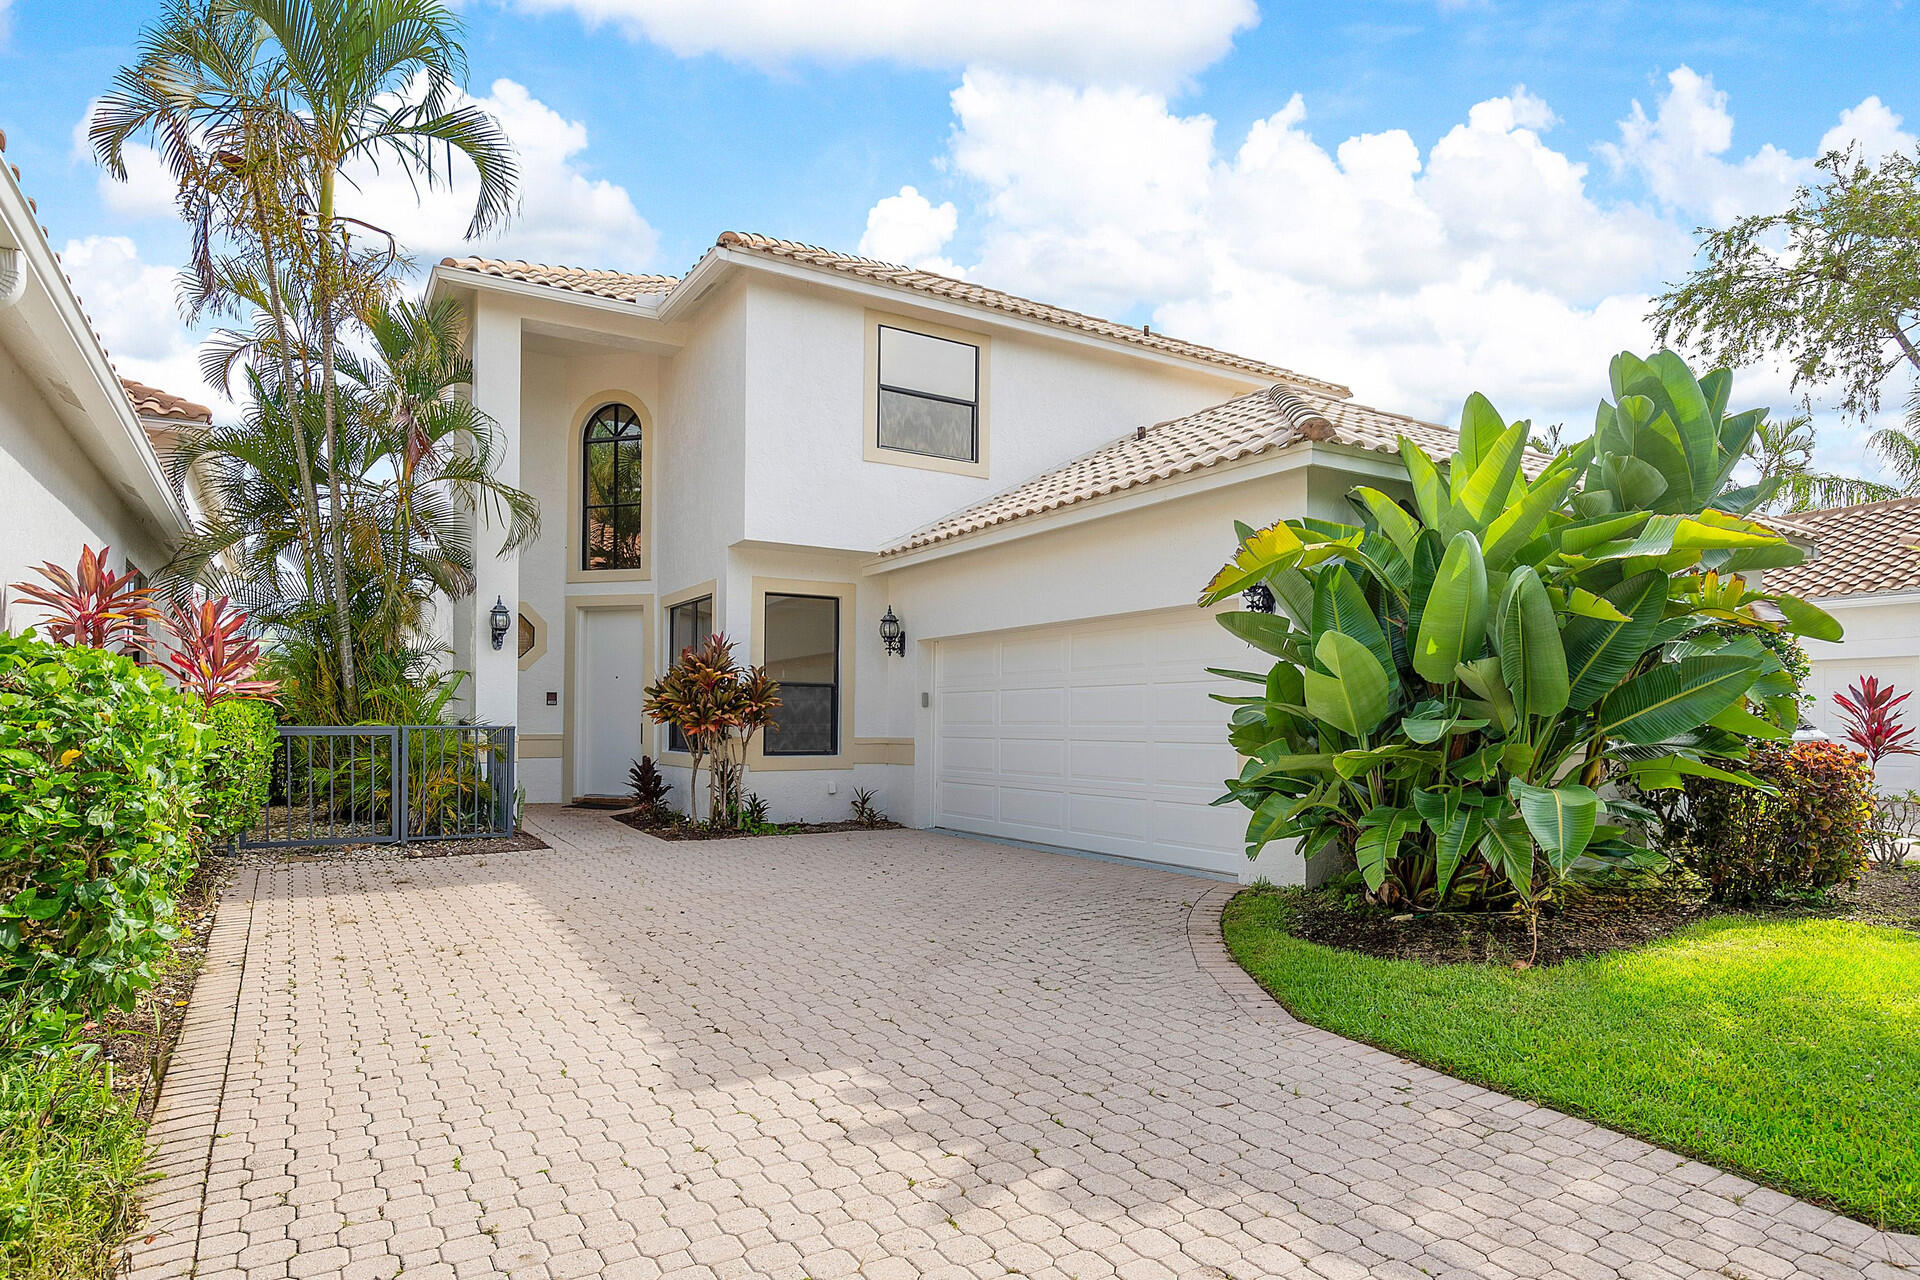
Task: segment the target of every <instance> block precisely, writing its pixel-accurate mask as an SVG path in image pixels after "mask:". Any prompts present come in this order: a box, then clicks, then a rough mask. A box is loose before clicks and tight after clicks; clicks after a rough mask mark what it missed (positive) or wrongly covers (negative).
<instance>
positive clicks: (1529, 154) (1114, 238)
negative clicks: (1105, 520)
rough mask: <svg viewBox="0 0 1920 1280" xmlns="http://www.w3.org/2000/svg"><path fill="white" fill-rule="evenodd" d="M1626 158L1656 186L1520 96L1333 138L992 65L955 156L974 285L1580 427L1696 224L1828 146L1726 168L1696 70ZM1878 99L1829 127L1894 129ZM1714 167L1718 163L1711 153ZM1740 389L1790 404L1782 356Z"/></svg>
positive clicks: (1426, 402)
mask: <svg viewBox="0 0 1920 1280" xmlns="http://www.w3.org/2000/svg"><path fill="white" fill-rule="evenodd" d="M1667 84H1668V90H1667V93H1666V94H1665V95H1664V96H1663V97H1662V98H1661V99H1660V100H1659V101H1658V102H1657V103H1656V106H1655V109H1654V111H1653V113H1652V114H1651V115H1649V114H1648V113H1647V112H1646V111H1644V110H1643V109H1641V108H1640V107H1638V106H1637V105H1636V107H1635V108H1634V109H1633V111H1632V113H1631V114H1630V115H1629V116H1628V118H1627V119H1626V120H1624V121H1622V122H1621V126H1620V127H1621V141H1620V142H1618V143H1615V144H1613V145H1612V146H1611V147H1610V148H1609V149H1608V151H1607V152H1605V153H1603V154H1605V155H1606V158H1607V160H1608V161H1609V162H1610V163H1611V164H1612V165H1615V166H1617V167H1619V168H1620V169H1621V170H1623V171H1629V170H1630V171H1631V172H1632V173H1633V174H1637V175H1639V176H1640V177H1642V178H1643V179H1644V182H1643V184H1642V186H1643V189H1644V192H1645V194H1644V195H1643V196H1640V197H1638V198H1619V197H1618V196H1615V195H1612V194H1610V192H1611V190H1612V188H1609V189H1608V190H1607V191H1605V192H1603V191H1601V190H1597V189H1596V187H1595V184H1594V182H1593V177H1594V175H1593V174H1592V173H1590V171H1589V168H1588V166H1587V164H1585V163H1583V162H1582V161H1581V160H1579V159H1576V158H1575V155H1577V154H1579V153H1580V152H1583V151H1584V150H1585V148H1584V147H1580V148H1575V147H1570V146H1567V145H1564V144H1557V143H1556V142H1555V141H1554V140H1553V130H1554V128H1555V126H1556V124H1557V120H1556V117H1555V115H1554V112H1553V111H1552V109H1551V107H1550V105H1549V104H1548V103H1546V102H1545V101H1543V100H1542V99H1541V98H1540V97H1538V96H1537V95H1535V94H1533V93H1531V92H1529V91H1528V90H1527V89H1525V88H1524V87H1520V88H1515V89H1514V90H1513V91H1511V92H1510V93H1507V94H1504V95H1501V96H1498V97H1492V98H1488V99H1487V100H1485V101H1482V102H1480V103H1478V104H1476V105H1474V106H1473V107H1472V108H1471V109H1470V110H1469V111H1468V112H1467V113H1466V117H1465V119H1464V120H1461V121H1460V122H1458V123H1456V124H1454V125H1453V126H1452V127H1451V128H1449V129H1447V130H1446V131H1445V133H1443V134H1442V136H1441V137H1440V138H1439V139H1438V140H1437V141H1435V142H1434V143H1433V145H1432V146H1431V147H1429V148H1427V149H1426V150H1425V151H1424V152H1423V151H1422V149H1421V147H1420V146H1419V145H1418V144H1417V143H1416V142H1415V141H1414V140H1413V138H1412V137H1411V136H1410V135H1409V134H1408V133H1406V132H1405V131H1402V130H1389V131H1385V132H1381V133H1372V134H1360V135H1356V136H1352V137H1348V138H1345V139H1342V140H1338V141H1323V140H1321V139H1318V138H1316V137H1315V136H1314V134H1313V133H1312V131H1311V129H1310V127H1309V116H1308V109H1307V105H1306V103H1305V101H1304V100H1303V99H1302V98H1300V97H1299V96H1298V95H1295V96H1294V97H1293V98H1292V99H1291V100H1289V101H1288V102H1287V103H1286V104H1285V105H1284V106H1282V107H1281V108H1280V109H1279V110H1277V111H1275V112H1273V113H1272V114H1271V115H1269V116H1267V117H1266V118H1264V119H1261V120H1257V121H1256V122H1255V123H1254V124H1253V125H1252V126H1251V127H1250V128H1249V129H1248V130H1247V132H1246V134H1245V135H1244V136H1243V137H1240V138H1237V139H1223V138H1221V137H1220V136H1219V134H1220V129H1219V127H1218V125H1217V124H1216V122H1215V121H1214V120H1212V119H1211V118H1209V117H1208V116H1206V115H1201V114H1181V113H1179V112H1178V111H1176V110H1173V109H1171V108H1170V107H1169V105H1168V102H1167V100H1166V99H1165V98H1164V97H1162V96H1160V95H1157V94H1154V93H1151V92H1146V91H1140V90H1127V89H1113V88H1100V87H1092V88H1075V87H1071V86H1067V85H1062V84H1059V83H1057V82H1047V81H1039V80H1034V79H1031V78H1026V77H1019V76H1012V75H1008V74H1005V73H1002V72H992V71H981V70H978V69H976V70H973V71H970V72H968V73H967V75H966V76H965V78H964V79H963V81H962V83H961V85H960V86H959V88H957V89H956V90H955V91H954V92H953V95H952V106H953V112H954V128H953V133H952V138H951V143H950V147H949V154H948V155H947V157H945V160H946V164H947V167H948V169H949V171H950V172H952V173H953V174H955V175H957V176H959V177H961V178H963V179H968V180H971V181H972V182H973V183H975V184H976V188H977V191H978V202H977V206H976V208H975V209H974V210H973V211H971V212H970V213H969V214H968V215H967V216H966V217H965V218H964V221H965V222H966V223H967V224H968V225H967V228H966V229H967V231H968V232H969V233H970V234H969V235H968V236H967V237H966V241H967V242H968V243H972V244H975V245H977V246H978V247H977V261H976V262H975V263H974V264H973V265H971V266H970V267H969V273H970V275H971V276H972V278H974V279H978V280H980V281H982V282H983V283H988V284H993V285H996V286H1000V287H1004V288H1009V289H1014V290H1016V291H1019V292H1024V293H1029V294H1032V295H1034V296H1038V297H1043V298H1046V299H1048V300H1050V301H1058V302H1062V303H1065V304H1067V305H1073V306H1078V307H1082V308H1085V309H1088V310H1093V311H1097V312H1102V313H1105V314H1127V313H1133V314H1140V313H1141V312H1145V313H1147V314H1149V315H1150V316H1151V318H1152V320H1153V322H1154V326H1155V328H1159V329H1164V330H1165V331H1167V332H1170V333H1176V334H1179V335H1180V336H1182V337H1190V338H1194V339H1197V340H1199V341H1203V342H1208V343H1211V344H1214V345H1218V346H1221V347H1224V348H1227V349H1229V350H1235V351H1243V352H1247V353H1249V354H1253V355H1257V356H1262V357H1265V358H1267V359H1271V360H1273V361H1274V362H1275V363H1278V364H1281V365H1285V366H1289V367H1292V368H1296V369H1299V370H1301V371H1303V372H1309V373H1313V374H1316V375H1319V376H1323V377H1329V378H1334V379H1338V380H1340V381H1344V382H1347V383H1349V384H1350V385H1351V386H1353V387H1354V388H1355V390H1356V393H1357V394H1359V395H1360V396H1361V397H1362V398H1363V399H1368V400H1371V401H1373V402H1375V403H1380V404H1383V405H1386V406H1388V407H1391V408H1395V409H1400V410H1404V411H1410V412H1414V413H1419V414H1423V415H1427V416H1433V417H1439V418H1442V419H1443V420H1444V419H1446V418H1449V417H1450V416H1451V415H1452V414H1453V413H1455V412H1457V410H1458V406H1459V401H1460V398H1461V396H1462V395H1463V394H1464V392H1465V391H1466V390H1468V389H1472V388H1482V389H1485V390H1487V391H1488V392H1489V393H1497V396H1496V399H1497V401H1498V402H1499V403H1501V405H1502V407H1503V409H1504V410H1505V411H1506V412H1508V413H1510V414H1513V415H1516V416H1519V415H1526V416H1532V417H1533V418H1535V420H1536V421H1540V422H1543V423H1546V422H1553V421H1566V422H1569V423H1571V424H1575V425H1576V426H1577V425H1580V424H1583V423H1584V422H1585V420H1586V419H1587V418H1588V417H1589V416H1590V415H1591V413H1592V404H1593V400H1594V398H1595V396H1596V395H1597V394H1598V393H1599V391H1600V390H1601V384H1602V380H1603V378H1604V375H1605V361H1606V359H1607V357H1608V356H1609V355H1611V354H1612V353H1613V352H1615V351H1618V350H1620V349H1622V348H1627V347H1632V348H1642V349H1644V348H1645V347H1647V346H1649V345H1651V342H1652V335H1651V331H1650V327H1649V326H1648V325H1647V323H1646V321H1645V316H1646V313H1647V311H1648V310H1649V308H1650V305H1651V298H1652V296H1653V294H1654V293H1655V292H1657V291H1658V290H1659V289H1660V287H1661V286H1662V284H1663V282H1665V281H1667V280H1671V279H1676V278H1678V277H1679V276H1680V275H1681V274H1683V273H1684V272H1685V271H1686V269H1687V268H1688V266H1689V264H1690V263H1691V261H1692V257H1693V252H1694V248H1693V239H1692V236H1691V234H1690V231H1691V228H1692V226H1693V225H1694V224H1695V222H1696V221H1699V220H1701V219H1703V218H1707V217H1719V216H1722V215H1730V214H1731V213H1737V212H1749V211H1751V210H1752V209H1754V208H1756V207H1778V206H1779V205H1780V204H1782V203H1783V202H1784V201H1785V200H1786V198H1787V197H1788V195H1789V194H1790V193H1791V190H1792V185H1793V183H1794V182H1795V181H1798V180H1800V175H1801V174H1803V173H1805V172H1807V171H1808V169H1809V166H1810V165H1811V160H1812V157H1796V156H1791V155H1789V154H1788V153H1786V152H1784V151H1781V150H1779V149H1778V148H1772V147H1762V148H1761V149H1759V150H1758V151H1756V152H1754V153H1753V154H1752V155H1749V156H1747V157H1745V158H1740V159H1736V158H1732V157H1731V150H1732V117H1731V114H1730V113H1729V111H1728V104H1727V99H1726V95H1724V94H1722V93H1719V92H1718V91H1717V90H1715V89H1714V88H1713V86H1712V83H1711V81H1710V80H1708V79H1707V78H1706V77H1704V76H1697V75H1695V74H1694V73H1692V72H1691V71H1689V70H1687V69H1685V68H1682V69H1681V70H1680V71H1678V72H1675V73H1674V75H1673V76H1671V77H1669V78H1668V82H1667ZM1900 123H1901V122H1900V120H1899V118H1898V117H1897V116H1895V115H1894V114H1893V113H1892V112H1891V111H1889V110H1888V109H1887V108H1886V107H1885V106H1884V104H1882V103H1881V102H1880V101H1879V100H1878V99H1868V100H1866V101H1865V102H1862V103H1861V104H1860V105H1859V106H1858V107H1856V108H1854V109H1853V110H1851V111H1849V112H1847V113H1846V114H1845V115H1844V116H1843V117H1842V118H1841V120H1840V121H1839V122H1838V123H1837V124H1836V125H1835V127H1834V131H1833V132H1832V133H1830V134H1829V138H1830V139H1831V138H1834V137H1838V136H1842V135H1844V136H1847V137H1859V138H1862V139H1863V140H1867V141H1869V143H1870V145H1877V146H1879V147H1881V148H1883V149H1884V148H1887V147H1891V146H1893V145H1899V139H1900V138H1902V137H1904V135H1903V134H1902V133H1901V131H1900ZM1707 162H1710V163H1707ZM1741 392H1742V394H1741V398H1742V400H1743V402H1752V403H1766V402H1767V401H1768V400H1769V399H1771V400H1772V402H1773V403H1775V404H1777V405H1779V406H1781V407H1783V408H1785V407H1787V406H1788V405H1789V404H1790V402H1791V397H1789V396H1788V394H1787V392H1786V379H1785V377H1784V376H1776V373H1775V371H1762V372H1759V373H1757V374H1755V375H1751V376H1748V377H1746V378H1743V381H1742V386H1741Z"/></svg>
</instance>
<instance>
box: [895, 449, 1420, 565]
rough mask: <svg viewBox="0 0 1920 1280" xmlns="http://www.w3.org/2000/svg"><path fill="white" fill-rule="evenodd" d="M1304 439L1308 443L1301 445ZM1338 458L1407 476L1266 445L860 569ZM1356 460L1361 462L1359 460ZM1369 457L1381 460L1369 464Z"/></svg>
mask: <svg viewBox="0 0 1920 1280" xmlns="http://www.w3.org/2000/svg"><path fill="white" fill-rule="evenodd" d="M1302 445H1304V447H1301V446H1302ZM1336 459H1337V460H1338V462H1339V463H1340V464H1342V465H1341V466H1340V468H1339V469H1340V470H1343V471H1346V472H1349V473H1354V474H1361V475H1371V476H1373V477H1374V478H1377V479H1388V480H1391V479H1395V478H1404V475H1405V473H1404V471H1399V470H1396V469H1395V468H1396V467H1397V466H1398V460H1397V459H1396V458H1394V457H1392V455H1389V454H1382V453H1376V452H1374V451H1373V450H1371V449H1360V448H1355V447H1353V446H1329V445H1326V444H1316V443H1314V442H1312V441H1302V442H1300V443H1299V444H1295V445H1285V446H1282V447H1280V448H1278V449H1267V450H1264V451H1262V452H1260V453H1255V454H1249V455H1248V456H1246V457H1243V458H1235V459H1233V460H1231V461H1228V462H1216V463H1214V464H1213V465H1212V466H1207V467H1198V468H1195V469H1194V470H1192V471H1189V472H1186V473H1184V474H1181V475H1177V476H1168V477H1167V478H1165V479H1163V480H1153V481H1149V482H1147V483H1146V484H1140V485H1134V486H1132V487H1131V488H1127V489H1121V490H1118V491H1117V492H1114V493H1104V494H1101V495H1100V496H1099V497H1097V498H1085V499H1082V500H1081V501H1079V502H1073V503H1069V504H1067V505H1066V506H1064V507H1056V508H1054V509H1053V510H1052V511H1044V512H1041V513H1039V514H1037V515H1031V516H1021V517H1019V518H1017V519H1013V520H1008V521H1005V522H1003V523H1001V524H995V525H988V526H987V527H986V528H984V529H977V530H974V531H973V532H970V533H963V534H959V535H957V536H955V537H952V538H947V539H945V540H943V541H940V542H936V543H934V544H933V545H931V546H926V547H918V548H915V549H914V550H912V551H903V552H901V553H900V554H898V555H892V556H881V555H875V556H870V557H868V559H867V561H866V563H864V564H863V565H861V567H860V572H861V575H862V576H863V577H874V576H877V575H879V574H885V573H891V572H893V571H894V570H896V569H905V568H909V567H911V566H914V565H922V564H928V563H930V562H932V561H935V560H943V559H946V558H947V557H948V556H956V555H962V554H964V553H966V552H969V551H982V550H985V549H987V548H988V547H997V546H1001V545H1003V544H1005V543H1008V542H1015V541H1018V540H1019V539H1021V538H1030V537H1034V536H1036V535H1038V534H1042V533H1050V532H1052V531H1054V530H1056V529H1067V528H1071V527H1073V526H1074V525H1077V524H1084V523H1085V522H1087V521H1089V520H1100V519H1104V518H1106V517H1107V516H1111V515H1121V514H1124V513H1126V512H1129V511H1137V510H1139V509H1141V508H1143V507H1150V506H1154V505H1156V504H1158V503H1162V502H1171V501H1173V500H1175V499H1178V498H1185V497H1191V496H1193V495H1196V494H1202V493H1208V492H1211V491H1212V490H1215V489H1222V488H1225V487H1227V486H1229V485H1236V484H1243V483H1247V482H1250V481H1254V480H1264V479H1267V478H1268V477H1270V476H1277V475H1282V474H1284V473H1286V472H1289V471H1296V470H1299V469H1300V468H1302V467H1309V466H1313V465H1315V464H1316V463H1317V464H1319V465H1321V466H1326V465H1328V464H1329V463H1330V462H1332V461H1334V460H1336ZM1356 463H1358V464H1362V465H1359V466H1355V465H1354V464H1356ZM1368 463H1377V464H1378V465H1377V466H1368V465H1365V464H1368Z"/></svg>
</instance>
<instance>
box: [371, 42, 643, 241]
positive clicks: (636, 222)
mask: <svg viewBox="0 0 1920 1280" xmlns="http://www.w3.org/2000/svg"><path fill="white" fill-rule="evenodd" d="M475 101H477V102H478V104H479V105H480V106H482V107H484V108H485V109H486V110H488V111H490V112H492V113H493V115H494V116H495V117H496V118H497V119H498V120H499V121H500V125H501V128H502V129H503V130H504V131H505V132H506V135H507V137H508V138H510V139H511V140H512V142H513V146H514V149H515V151H516V152H517V153H518V159H519V168H520V205H519V209H518V211H517V212H516V214H515V215H514V217H513V219H512V221H511V222H510V223H508V225H507V226H506V227H504V228H502V229H499V230H496V231H494V232H492V233H490V234H489V235H488V236H486V237H484V238H483V239H482V240H479V241H467V240H466V239H464V237H465V235H466V229H467V223H468V221H469V219H470V218H471V217H472V215H473V202H474V197H475V195H476V193H477V192H478V190H479V180H478V179H477V178H475V177H474V176H473V170H472V168H471V167H470V166H467V165H465V164H464V162H461V161H459V160H458V158H457V157H456V161H455V169H454V173H455V179H454V183H453V186H452V188H451V189H450V190H449V189H447V188H446V187H444V186H442V187H441V188H439V189H437V190H428V189H427V188H425V187H424V186H423V187H420V188H418V189H417V190H416V188H415V186H414V184H413V183H412V182H410V181H409V180H408V179H407V176H406V175H405V174H404V173H402V172H401V171H400V170H399V169H398V168H397V167H396V166H394V165H392V164H385V165H383V166H382V168H381V169H380V170H379V171H378V172H373V171H371V170H368V169H361V170H359V171H357V172H355V173H354V174H353V175H352V176H353V178H354V180H355V183H356V184H357V189H354V190H343V191H342V192H341V194H340V197H339V198H340V206H341V209H342V211H343V212H347V213H351V214H352V215H353V216H355V217H358V218H364V219H365V220H367V221H368V222H371V223H373V224H374V225H376V226H378V227H380V228H382V229H383V230H386V231H389V232H391V233H393V234H394V235H395V236H397V237H398V238H399V241H400V245H401V247H402V248H403V249H405V250H406V251H407V252H409V253H411V254H413V255H414V256H415V258H416V259H417V260H418V261H419V263H420V264H421V265H422V266H430V265H432V264H433V263H435V262H437V261H439V260H440V258H441V257H442V256H444V255H447V254H461V253H475V252H485V251H486V249H487V246H489V245H501V246H504V247H505V248H506V249H507V250H508V251H510V252H511V253H512V254H513V256H515V257H517V258H527V259H530V260H533V261H536V262H549V263H562V264H568V265H575V266H590V267H607V268H614V269H626V270H638V269H642V268H645V267H648V266H650V265H651V264H652V260H653V255H654V251H655V249H656V247H657V244H658V237H657V236H656V235H655V233H654V229H653V228H652V227H651V226H650V225H648V223H647V220H646V219H645V218H643V217H641V216H640V212H639V210H637V209H636V208H634V204H633V197H632V196H631V195H629V194H628V193H627V189H626V188H625V187H623V186H621V185H619V184H618V183H614V182H610V181H608V180H607V179H605V178H594V177H591V176H589V174H588V172H587V171H586V167H585V166H584V165H583V163H582V153H583V152H585V151H586V149H587V127H586V126H585V125H584V124H582V123H580V122H579V121H577V120H568V119H567V118H565V117H564V116H562V115H561V114H560V113H559V112H557V111H555V110H554V109H553V108H552V107H549V106H547V105H546V104H545V103H544V102H541V101H540V100H539V99H537V98H535V97H534V96H533V95H532V94H530V93H528V92H527V90H526V88H525V86H523V85H520V84H517V83H515V82H514V81H512V80H496V81H494V82H493V87H492V90H491V92H490V93H489V94H488V96H486V97H484V98H479V99H476V100H475Z"/></svg>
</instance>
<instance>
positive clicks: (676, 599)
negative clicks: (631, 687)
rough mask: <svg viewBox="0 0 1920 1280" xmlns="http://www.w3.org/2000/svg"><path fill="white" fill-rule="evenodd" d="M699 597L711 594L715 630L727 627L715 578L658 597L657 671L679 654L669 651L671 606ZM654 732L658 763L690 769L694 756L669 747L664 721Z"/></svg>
mask: <svg viewBox="0 0 1920 1280" xmlns="http://www.w3.org/2000/svg"><path fill="white" fill-rule="evenodd" d="M701 596H712V597H713V629H714V631H716V632H720V631H725V630H726V628H725V627H724V626H722V625H721V623H720V607H721V603H722V601H721V597H720V583H719V581H718V580H717V579H714V578H708V579H707V580H706V581H705V582H703V583H701V584H700V585H698V586H694V587H688V588H686V589H685V590H684V591H676V592H674V593H673V594H672V595H669V596H661V597H660V670H661V671H662V672H663V673H664V672H665V671H666V669H667V667H668V666H670V665H671V664H672V663H673V660H674V659H675V658H678V657H679V656H680V655H679V654H677V653H672V652H669V647H670V646H671V645H672V644H673V636H672V635H671V634H670V633H669V630H668V629H669V628H670V627H671V626H672V625H673V622H672V618H673V606H675V605H677V604H685V603H686V602H687V601H689V600H698V599H699V598H700V597H701ZM649 723H651V722H649ZM653 732H654V737H655V738H656V740H658V742H659V743H660V751H659V753H658V754H656V755H655V756H654V757H653V758H654V760H655V761H656V762H657V763H659V764H670V765H678V766H679V767H680V768H682V769H691V768H693V757H692V756H691V755H690V754H688V753H687V752H685V751H672V750H669V749H668V747H667V727H666V726H665V725H663V724H656V725H653Z"/></svg>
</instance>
